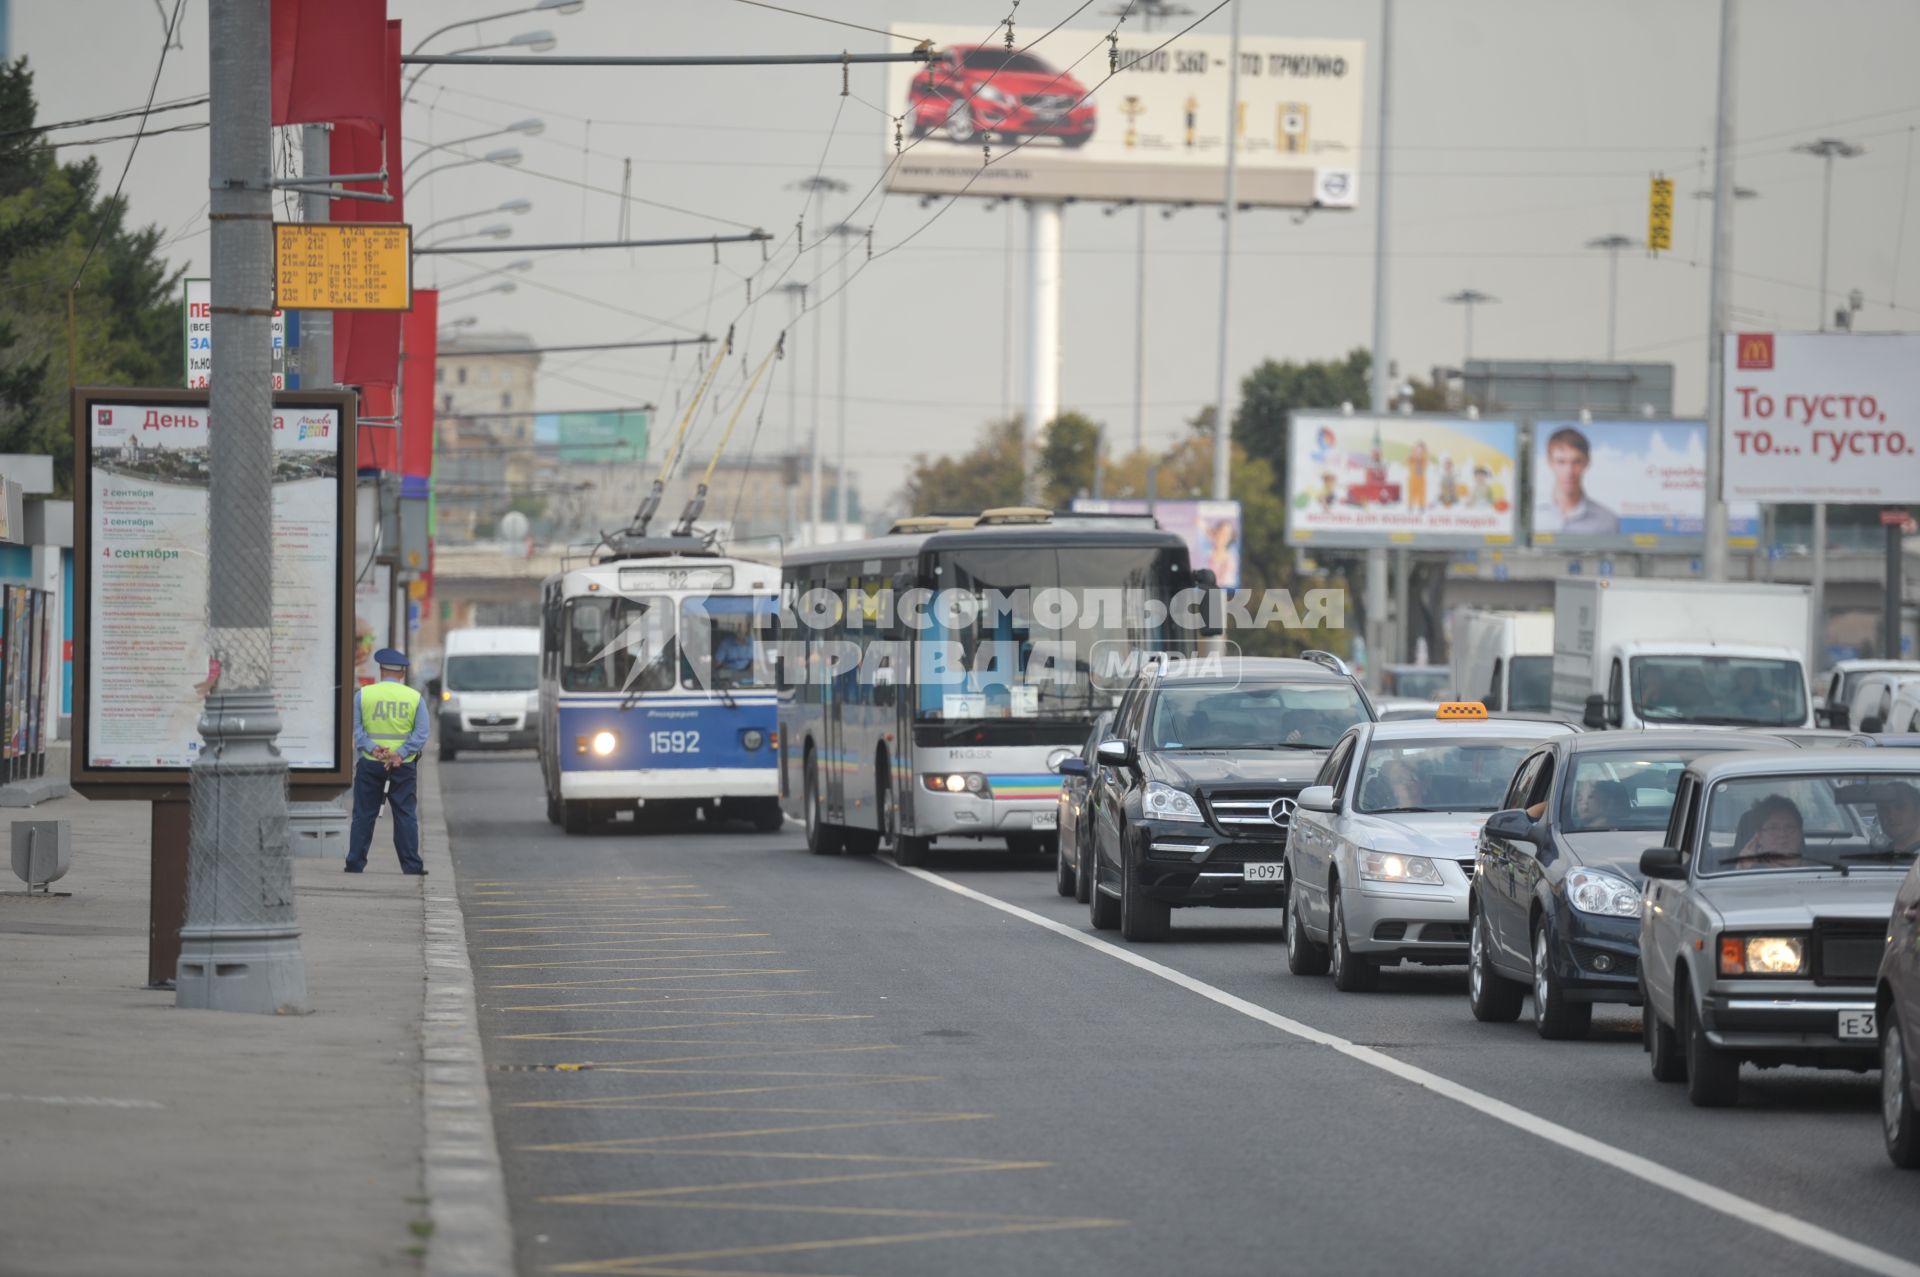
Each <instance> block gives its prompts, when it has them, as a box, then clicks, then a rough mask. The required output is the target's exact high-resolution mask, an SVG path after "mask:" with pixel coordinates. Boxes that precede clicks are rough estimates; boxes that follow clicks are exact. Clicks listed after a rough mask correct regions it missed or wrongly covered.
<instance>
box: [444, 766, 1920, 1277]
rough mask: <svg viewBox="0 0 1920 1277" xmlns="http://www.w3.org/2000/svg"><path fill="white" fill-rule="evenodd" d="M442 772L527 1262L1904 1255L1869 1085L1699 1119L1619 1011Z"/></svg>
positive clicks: (1001, 872)
mask: <svg viewBox="0 0 1920 1277" xmlns="http://www.w3.org/2000/svg"><path fill="white" fill-rule="evenodd" d="M440 775H441V778H442V783H443V787H444V792H445V798H446V803H445V806H446V813H447V823H448V826H449V830H450V833H451V837H452V841H453V850H454V857H455V861H456V865H457V867H458V870H459V874H460V895H461V901H462V904H463V906H464V908H465V911H466V918H467V937H468V945H469V949H470V952H471V955H472V959H473V965H474V974H475V977H476V980H477V982H478V986H479V991H480V1000H481V1027H482V1033H483V1035H484V1039H485V1044H486V1052H487V1060H488V1064H489V1066H490V1069H491V1081H492V1084H493V1101H494V1109H495V1120H496V1123H497V1129H498V1133H499V1138H500V1143H501V1151H502V1155H503V1157H504V1159H505V1162H506V1170H507V1187H508V1192H509V1196H510V1200H511V1204H512V1211H513V1223H514V1228H515V1237H516V1246H517V1249H518V1256H519V1264H520V1269H521V1271H522V1272H523V1273H528V1274H533V1273H544V1272H553V1273H605V1274H658V1275H661V1277H665V1275H667V1274H675V1275H680V1274H689V1275H691V1274H720V1273H804V1274H825V1273H844V1274H870V1273H873V1274H877V1273H898V1272H912V1273H916V1274H946V1273H953V1274H973V1273H988V1272H992V1273H1049V1274H1053V1273H1061V1274H1066V1273H1074V1274H1079V1273H1086V1274H1103V1275H1106V1274H1163V1273H1168V1272H1183V1273H1223V1274H1224V1273H1272V1272H1317V1273H1350V1272H1385V1271H1389V1270H1403V1271H1405V1270H1413V1271H1420V1272H1426V1273H1440V1274H1446V1273H1456V1272H1458V1273H1467V1272H1472V1273H1487V1272H1493V1273H1506V1272H1538V1271H1542V1270H1551V1271H1553V1272H1554V1273H1555V1274H1556V1277H1563V1275H1571V1274H1581V1273H1594V1274H1607V1275H1608V1277H1616V1275H1617V1274H1620V1273H1623V1272H1624V1273H1632V1274H1635V1275H1636V1277H1639V1275H1641V1274H1652V1273H1666V1272H1676V1273H1677V1272H1687V1273H1698V1272H1701V1271H1706V1270H1708V1269H1711V1270H1714V1271H1728V1272H1758V1273H1774V1272H1793V1273H1859V1272H1886V1273H1910V1274H1914V1275H1915V1277H1920V1176H1915V1175H1913V1174H1911V1173H1903V1172H1900V1171H1896V1170H1895V1169H1894V1168H1893V1167H1892V1166H1891V1165H1890V1164H1889V1163H1888V1162H1887V1160H1886V1158H1885V1156H1884V1154H1883V1153H1882V1152H1881V1148H1880V1137H1879V1128H1878V1114H1877V1092H1876V1087H1875V1082H1876V1079H1875V1078H1874V1077H1872V1076H1867V1077H1860V1076H1854V1075H1847V1074H1829V1073H1817V1072H1808V1071H1782V1070H1775V1071H1771V1072H1760V1071H1756V1070H1752V1069H1748V1070H1747V1071H1746V1072H1745V1074H1744V1078H1743V1081H1744V1082H1745V1090H1744V1094H1743V1096H1742V1104H1741V1107H1740V1108H1738V1109H1735V1110H1730V1111H1701V1110H1696V1109H1693V1108H1691V1107H1690V1106H1689V1105H1688V1104H1687V1101H1686V1097H1685V1095H1684V1094H1683V1093H1682V1090H1681V1088H1678V1087H1670V1086H1661V1085H1659V1084H1657V1083H1655V1082H1654V1081H1653V1080H1652V1079H1651V1077H1650V1076H1649V1075H1648V1071H1647V1065H1646V1057H1645V1056H1644V1055H1643V1054H1642V1053H1641V1051H1640V1047H1639V1037H1638V1026H1639V1020H1638V1015H1637V1013H1635V1012H1631V1011H1629V1010H1627V1009H1624V1008H1603V1009H1602V1010H1601V1012H1600V1014H1599V1015H1597V1016H1596V1019H1595V1024H1596V1031H1595V1035H1594V1040H1592V1041H1589V1042H1584V1043H1548V1042H1543V1041H1541V1040H1539V1039H1538V1038H1537V1037H1536V1036H1535V1035H1534V1033H1533V1031H1532V1028H1531V1026H1530V1023H1529V1022H1528V1021H1527V1020H1526V1019H1524V1018H1523V1020H1522V1021H1521V1023H1519V1024H1516V1025H1510V1026H1497V1027H1496V1026H1489V1025H1482V1024H1478V1023H1476V1022H1475V1021H1474V1020H1473V1018H1472V1016H1471V1015H1470V1014H1469V1012H1468V1010H1467V1005H1466V990H1465V980H1464V976H1463V974H1462V973H1461V972H1459V971H1456V970H1451V969H1436V970H1414V971H1410V972H1405V973H1402V972H1398V971H1388V972H1386V973H1385V974H1384V976H1383V979H1382V982H1381V989H1380V991H1379V992H1377V993H1373V994H1340V993H1336V992H1335V991H1334V990H1333V987H1332V985H1331V984H1330V983H1329V982H1328V981H1327V980H1326V979H1325V978H1315V979H1306V978H1301V977H1295V976H1292V975H1289V974H1288V973H1287V970H1286V964H1285V959H1284V956H1283V953H1282V950H1281V947H1280V944H1279V933H1278V931H1277V929H1276V928H1277V923H1278V917H1277V915H1275V914H1268V913H1250V912H1237V913H1227V912H1210V911H1204V910H1194V911H1186V910H1183V911H1179V912H1176V914H1175V915H1174V928H1175V929H1174V935H1173V939H1172V941H1171V942H1169V943H1166V944H1159V945H1129V944H1127V943H1126V942H1124V941H1121V940H1119V939H1118V937H1117V935H1116V934H1115V933H1103V934H1102V935H1101V936H1100V938H1099V941H1098V942H1096V943H1094V944H1088V943H1085V942H1084V938H1085V937H1088V936H1091V935H1092V933H1091V932H1090V931H1089V930H1088V928H1087V919H1086V909H1085V907H1084V906H1080V905H1075V904H1073V903H1072V902H1071V901H1067V900H1062V899H1061V898H1060V897H1058V896H1056V895H1055V894H1054V892H1053V878H1052V872H1051V868H1052V867H1051V863H1050V862H1046V863H1042V862H1039V861H1037V860H1033V859H1026V858H1021V859H1016V858H1014V857H1012V856H1011V855H1010V854H1008V853H1006V852H1004V851H1001V850H998V849H994V850H977V849H972V848H970V847H969V845H967V844H958V845H956V847H955V849H953V850H936V852H935V854H934V856H933V858H932V860H931V863H930V865H929V870H928V871H927V872H924V873H915V872H908V871H902V870H899V869H897V868H895V867H894V866H893V865H892V863H891V862H890V861H888V860H887V859H885V858H884V857H858V858H829V859H819V858H815V857H811V856H809V855H808V854H807V853H806V850H805V848H804V845H803V843H802V839H801V837H800V836H799V831H798V829H797V828H793V827H789V829H788V830H787V832H786V833H784V834H754V833H750V832H747V831H746V830H745V829H744V828H737V829H720V830H707V829H704V828H699V829H695V830H692V831H684V832H679V833H651V832H641V831H640V830H639V829H637V828H636V827H634V826H631V825H627V824H624V823H623V824H617V825H614V826H611V827H610V828H608V829H606V830H604V831H602V832H600V833H598V834H595V835H593V836H590V837H584V838H567V837H566V836H564V835H563V834H562V833H561V832H560V831H559V830H557V829H555V828H554V827H552V826H550V825H548V824H547V823H546V822H545V820H544V818H543V814H542V810H543V803H542V800H541V795H540V782H539V776H538V773H537V771H536V769H535V766H534V764H533V762H532V761H531V760H530V757H529V756H526V755H505V756H500V757H497V758H475V757H472V756H469V757H467V758H463V759H462V760H460V761H459V762H457V763H453V764H450V765H446V766H443V767H442V768H441V769H440ZM944 884H951V885H952V886H958V887H959V888H962V889H963V891H964V892H972V893H979V894H980V895H982V896H984V897H986V899H985V900H982V899H976V898H973V897H972V896H970V895H968V894H963V891H955V890H952V889H949V887H948V886H947V885H944ZM990 901H992V902H1001V904H1002V905H1004V906H1006V907H1008V908H1011V909H1014V910H1018V911H1020V912H1018V913H1014V912H1008V911H1007V908H997V907H995V905H994V904H993V903H989V902H990ZM1135 956H1137V958H1138V959H1142V960H1144V961H1145V965H1140V964H1138V963H1137V962H1133V961H1129V958H1130V957H1135Z"/></svg>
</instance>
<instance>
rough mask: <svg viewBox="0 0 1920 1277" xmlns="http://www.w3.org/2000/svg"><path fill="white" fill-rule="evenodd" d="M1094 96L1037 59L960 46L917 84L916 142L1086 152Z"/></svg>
mask: <svg viewBox="0 0 1920 1277" xmlns="http://www.w3.org/2000/svg"><path fill="white" fill-rule="evenodd" d="M1086 97H1087V86H1086V85H1084V84H1082V83H1080V81H1078V80H1076V79H1074V78H1073V77H1072V76H1071V75H1068V74H1067V73H1066V72H1064V71H1056V70H1054V69H1053V68H1052V67H1050V66H1048V65H1047V64H1046V63H1045V62H1043V61H1041V60H1040V59H1039V58H1036V57H1034V56H1033V55H1032V54H1031V53H1022V52H1020V51H1018V50H1015V49H1001V48H996V47H994V46H993V45H988V44H960V45H954V46H952V47H951V48H947V49H943V50H942V51H941V52H939V53H938V54H936V55H935V56H934V58H933V60H932V61H931V62H929V63H928V65H927V69H926V71H924V72H922V73H921V74H919V75H916V76H914V77H913V80H912V82H911V85H910V87H909V88H908V90H907V109H908V111H909V112H910V114H911V115H912V117H913V118H912V125H913V135H914V136H915V137H924V136H926V135H927V134H929V133H932V132H933V131H934V130H936V129H945V130H946V134H947V137H948V139H950V140H951V141H954V142H958V143H960V144H962V145H972V144H973V143H976V142H979V141H981V140H982V139H983V138H984V137H986V136H987V135H989V134H999V135H1000V136H1001V137H1003V138H1025V137H1057V138H1059V139H1060V140H1061V141H1062V142H1064V143H1065V144H1066V145H1068V146H1084V145H1086V142H1087V139H1088V138H1090V137H1092V136H1093V125H1094V108H1093V103H1092V102H1091V101H1087V100H1085V99H1086Z"/></svg>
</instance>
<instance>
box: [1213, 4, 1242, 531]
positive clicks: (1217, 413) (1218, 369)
mask: <svg viewBox="0 0 1920 1277" xmlns="http://www.w3.org/2000/svg"><path fill="white" fill-rule="evenodd" d="M1229 7H1230V8H1231V10H1232V15H1231V16H1232V19H1233V21H1232V28H1231V29H1232V36H1231V37H1230V40H1229V43H1228V45H1227V50H1228V52H1227V59H1228V64H1227V135H1226V136H1227V178H1226V190H1225V192H1224V197H1225V207H1224V208H1223V209H1222V210H1221V217H1222V221H1221V223H1220V338H1219V341H1220V349H1219V350H1218V351H1217V352H1216V359H1217V362H1216V364H1215V370H1214V372H1215V379H1214V393H1213V499H1214V500H1215V501H1225V500H1226V499H1227V496H1228V492H1229V489H1230V487H1231V475H1232V461H1233V458H1232V447H1233V426H1232V423H1231V422H1230V421H1229V420H1228V416H1227V336H1228V329H1229V323H1230V318H1229V317H1230V315H1231V308H1230V305H1229V303H1230V301H1231V288H1232V284H1233V215H1234V211H1235V206H1236V205H1237V204H1238V203H1239V201H1240V0H1229Z"/></svg>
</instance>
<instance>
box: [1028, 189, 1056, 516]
mask: <svg viewBox="0 0 1920 1277" xmlns="http://www.w3.org/2000/svg"><path fill="white" fill-rule="evenodd" d="M1060 210H1061V205H1060V201H1059V200H1028V201H1027V415H1026V419H1025V420H1024V421H1022V422H1021V423H1020V500H1021V501H1022V502H1023V503H1024V504H1027V505H1032V504H1034V503H1036V502H1038V501H1039V500H1040V490H1039V486H1038V485H1037V484H1036V483H1035V482H1034V474H1033V472H1034V464H1033V462H1034V445H1035V441H1036V440H1037V439H1038V438H1039V435H1040V432H1041V431H1042V430H1044V429H1046V427H1047V423H1048V422H1050V421H1052V420H1053V419H1054V418H1055V417H1057V416H1059V415H1060Z"/></svg>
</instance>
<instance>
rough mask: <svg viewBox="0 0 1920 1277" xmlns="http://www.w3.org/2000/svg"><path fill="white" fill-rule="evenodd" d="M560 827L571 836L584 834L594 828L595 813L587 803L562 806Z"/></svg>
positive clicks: (568, 803)
mask: <svg viewBox="0 0 1920 1277" xmlns="http://www.w3.org/2000/svg"><path fill="white" fill-rule="evenodd" d="M560 827H561V828H562V829H565V830H566V831H567V832H568V833H570V834H584V833H586V832H587V831H588V830H590V829H592V828H593V811H592V809H591V808H589V807H588V806H587V805H586V804H585V803H570V802H566V801H564V800H563V801H562V802H561V804H560Z"/></svg>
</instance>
